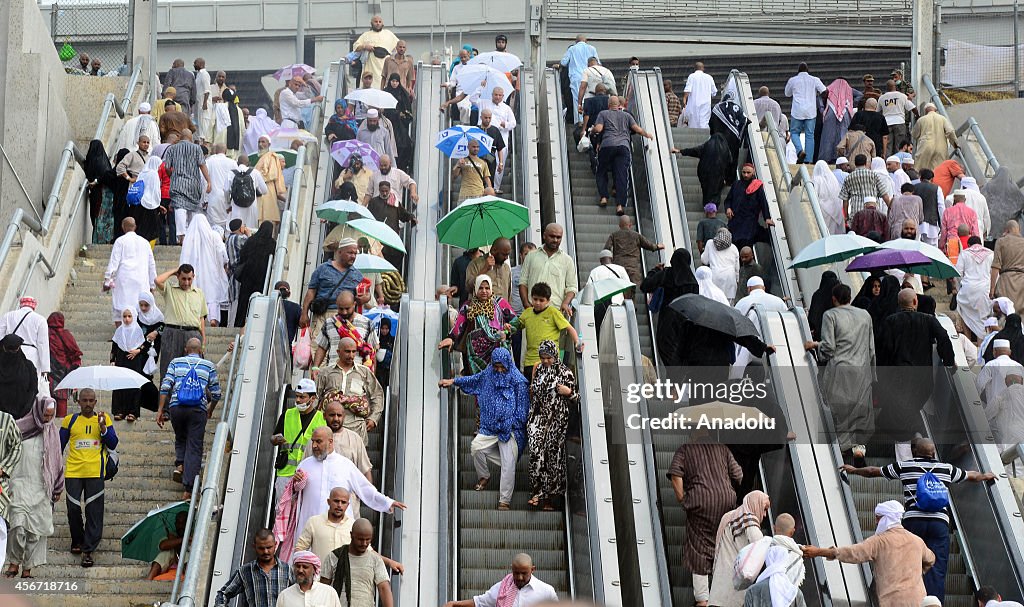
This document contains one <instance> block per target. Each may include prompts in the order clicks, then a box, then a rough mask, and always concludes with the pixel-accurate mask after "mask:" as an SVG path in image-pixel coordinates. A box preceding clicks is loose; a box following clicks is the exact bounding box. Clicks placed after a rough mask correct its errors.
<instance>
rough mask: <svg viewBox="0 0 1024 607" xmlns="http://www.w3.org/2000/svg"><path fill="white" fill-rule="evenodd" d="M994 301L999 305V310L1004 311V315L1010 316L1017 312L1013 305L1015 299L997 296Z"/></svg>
mask: <svg viewBox="0 0 1024 607" xmlns="http://www.w3.org/2000/svg"><path fill="white" fill-rule="evenodd" d="M992 303H993V304H995V305H997V306H999V311H1000V312H1002V313H1003V316H1009V315H1010V314H1014V313H1015V312H1016V309H1014V307H1013V300H1011V299H1010V298H1009V297H996V298H995V299H993V300H992Z"/></svg>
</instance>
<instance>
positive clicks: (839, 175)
mask: <svg viewBox="0 0 1024 607" xmlns="http://www.w3.org/2000/svg"><path fill="white" fill-rule="evenodd" d="M852 170H853V167H852V166H850V159H849V158H847V157H846V156H840V157H839V158H836V168H834V169H832V174H833V175H835V176H836V179H837V180H838V181H839V187H843V182H844V181H846V176H847V175H849V174H850V171H852Z"/></svg>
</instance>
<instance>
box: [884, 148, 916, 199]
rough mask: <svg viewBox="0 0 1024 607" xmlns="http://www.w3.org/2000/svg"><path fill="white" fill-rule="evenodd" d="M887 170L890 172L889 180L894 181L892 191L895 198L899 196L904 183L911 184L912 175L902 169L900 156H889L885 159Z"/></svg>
mask: <svg viewBox="0 0 1024 607" xmlns="http://www.w3.org/2000/svg"><path fill="white" fill-rule="evenodd" d="M885 170H886V171H888V172H889V179H892V191H893V193H894V196H896V195H899V193H900V191H901V190H900V188H902V187H903V184H904V183H910V175H907V172H906V171H904V170H903V168H902V162H901V160H900V157H899V156H889V157H888V158H886V159H885Z"/></svg>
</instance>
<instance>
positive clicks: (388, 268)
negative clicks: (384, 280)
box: [352, 253, 398, 274]
mask: <svg viewBox="0 0 1024 607" xmlns="http://www.w3.org/2000/svg"><path fill="white" fill-rule="evenodd" d="M352 267H354V268H355V269H357V270H359V271H360V272H362V273H363V274H384V273H385V272H397V271H398V269H397V268H395V266H393V265H391V262H389V261H388V260H386V259H384V258H383V257H378V256H376V255H369V254H367V253H360V254H358V255H356V262H355V263H354V264H352Z"/></svg>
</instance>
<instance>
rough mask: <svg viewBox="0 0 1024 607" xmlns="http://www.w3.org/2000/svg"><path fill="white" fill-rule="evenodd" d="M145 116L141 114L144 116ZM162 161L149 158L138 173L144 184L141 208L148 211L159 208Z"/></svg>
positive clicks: (155, 157) (154, 157) (152, 157)
mask: <svg viewBox="0 0 1024 607" xmlns="http://www.w3.org/2000/svg"><path fill="white" fill-rule="evenodd" d="M145 115H146V114H143V116H145ZM163 162H164V161H163V160H162V159H161V158H160V157H159V156H150V157H149V160H147V161H146V167H145V168H144V169H142V172H141V173H139V179H141V180H142V182H143V183H145V184H146V189H145V191H144V192H143V193H142V208H144V209H149V210H150V211H153V210H156V209H158V208H159V207H160V173H159V172H158V171H159V170H160V165H161V164H163Z"/></svg>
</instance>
